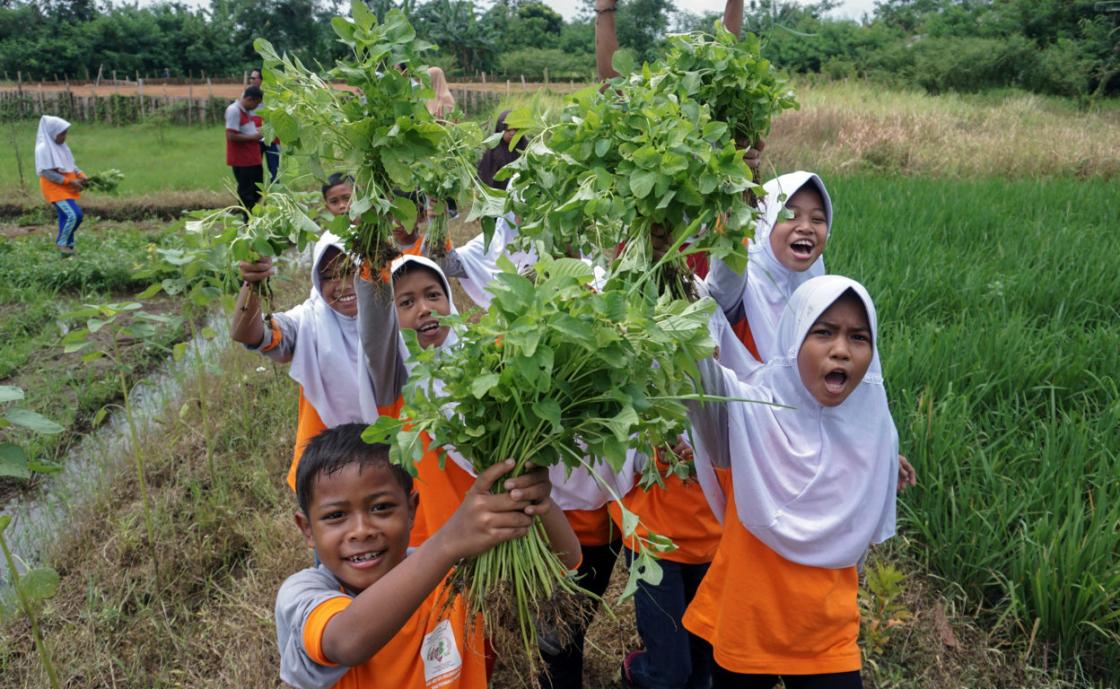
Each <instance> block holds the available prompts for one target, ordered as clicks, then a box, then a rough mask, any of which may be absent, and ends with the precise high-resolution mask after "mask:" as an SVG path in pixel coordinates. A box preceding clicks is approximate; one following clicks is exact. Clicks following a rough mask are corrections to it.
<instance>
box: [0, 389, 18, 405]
mask: <svg viewBox="0 0 1120 689" xmlns="http://www.w3.org/2000/svg"><path fill="white" fill-rule="evenodd" d="M21 399H23V390H21V389H20V388H18V387H16V386H14V385H0V402H11V401H13V400H21Z"/></svg>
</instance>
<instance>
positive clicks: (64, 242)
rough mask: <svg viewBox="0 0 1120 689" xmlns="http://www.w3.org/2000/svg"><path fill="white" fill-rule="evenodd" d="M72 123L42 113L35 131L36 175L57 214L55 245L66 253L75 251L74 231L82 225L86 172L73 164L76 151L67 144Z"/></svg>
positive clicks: (69, 254)
mask: <svg viewBox="0 0 1120 689" xmlns="http://www.w3.org/2000/svg"><path fill="white" fill-rule="evenodd" d="M69 130H70V123H69V122H67V121H66V120H64V119H62V118H61V117H52V116H51V115H43V116H42V117H41V118H39V131H38V132H36V134H35V174H37V175H39V189H40V190H41V191H42V192H43V198H45V199H46V200H47V203H49V204H51V205H52V206H54V208H55V211H57V213H58V237H57V238H56V239H55V244H56V245H57V246H58V250H59V251H60V252H61V253H62V255H63V256H71V255H73V253H74V233H75V232H76V231H77V229H78V226H79V225H81V224H82V218H83V217H84V216H83V214H82V209H81V207H80V206H78V199H79V198H80V197H81V195H82V188H83V186H84V183H85V180H86V175H85V173H84V172H82V171H81V170H79V169H78V166H77V165H76V164H75V163H74V154H73V153H71V152H70V147H69V146H68V145H66V133H67V132H68V131H69Z"/></svg>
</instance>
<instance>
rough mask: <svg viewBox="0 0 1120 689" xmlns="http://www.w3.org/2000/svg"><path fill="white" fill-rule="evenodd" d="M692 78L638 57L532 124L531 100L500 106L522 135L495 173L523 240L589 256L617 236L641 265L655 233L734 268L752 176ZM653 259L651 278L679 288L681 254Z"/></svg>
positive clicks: (746, 226) (686, 288)
mask: <svg viewBox="0 0 1120 689" xmlns="http://www.w3.org/2000/svg"><path fill="white" fill-rule="evenodd" d="M693 80H695V79H694V78H690V77H688V76H687V75H685V74H682V73H679V72H676V71H672V70H669V69H665V68H664V67H663V66H662V67H661V68H657V69H655V68H651V67H650V65H648V64H647V65H644V66H643V68H642V69H641V70H639V71H638V72H636V73H633V74H631V75H630V76H628V77H620V78H618V79H616V80H614V81H612V82H611V83H610V85H609V86H608V87H606V88H603V89H597V88H590V89H586V90H584V91H581V92H579V93H577V94H575V95H574V96H572V97H571V99H570V100H569V102H568V104H567V106H566V107H565V108H564V110H563V111H562V112H561V113H560V117H559V121H558V122H555V123H552V124H547V125H545V126H544V127H543V128H542V127H541V126H540V125H539V124H538V123H537V122H535V121H534V120H533V113H532V111H531V110H530V109H527V108H526V109H521V110H516V111H514V112H512V113H510V115H509V116H508V117H507V118H506V122H507V124H508V125H509V126H510V127H511V128H513V129H517V130H519V132H521V133H522V134H524V135H528V136H531V141H530V143H529V145H528V146H527V148H526V151H525V154H524V155H522V157H521V158H520V159H519V160H517V161H516V162H514V163H512V164H510V165H509V166H508V167H507V169H506V170H505V171H503V172H502V173H499V174H500V175H501V176H507V177H510V179H511V182H510V194H509V198H510V208H511V210H513V212H514V213H516V214H517V216H518V217H520V218H521V224H520V226H519V231H520V232H521V234H522V235H523V236H524V237H525V238H526V240H527V241H536V240H540V241H543V242H544V244H545V246H546V250H547V251H548V252H550V253H555V254H564V253H568V254H571V253H574V252H579V253H580V254H582V255H585V256H591V257H595V260H597V261H598V262H600V263H605V262H607V261H609V260H610V257H611V256H613V255H614V251H615V248H616V247H617V246H618V245H620V244H622V243H625V244H626V245H627V246H628V247H629V246H630V245H632V244H638V245H641V247H643V248H640V249H639V253H638V254H637V256H638V257H643V260H644V261H645V265H646V267H649V266H650V265H652V262H653V259H654V257H655V255H654V254H653V252H652V251H651V249H652V248H653V242H652V238H651V235H652V234H653V233H655V232H656V233H657V234H659V235H664V236H667V237H668V239H667V243H669V244H676V245H680V244H682V243H683V242H685V241H686V240H690V239H692V245H691V247H690V251H700V250H704V251H708V252H710V253H711V254H712V255H713V256H716V257H718V258H720V259H722V260H723V261H725V262H726V263H728V264H729V265H731V266H732V267H733V268H735V269H738V270H742V269H743V268H744V267H745V266H746V260H747V253H746V246H745V241H746V240H747V239H748V238H749V236H750V234H751V232H752V230H753V227H754V217H755V215H756V211H755V210H754V209H753V208H752V207H751V206H750V205H749V204H748V203H747V202H746V199H745V198H744V192H746V191H748V190H752V189H755V188H756V187H757V185H755V184H754V182H753V181H752V177H751V172H750V169H749V167H748V166H747V164H746V163H745V162H744V158H743V154H744V152H743V151H742V150H740V148H739V147H737V146H736V144H735V141H734V139H733V137H732V136H731V130H730V129H729V127H728V126H727V124H726V123H725V122H723V121H720V120H718V119H716V118H715V117H714V116H713V114H712V111H711V109H710V108H709V106H708V104H707V103H705V102H704V101H702V100H700V99H698V98H696V97H694V95H692V94H690V93H689V90H690V89H689V88H688V87H687V84H686V83H685V82H686V81H693ZM692 90H693V91H695V89H692ZM693 235H696V236H695V237H693ZM664 265H665V266H666V267H667V269H666V272H667V273H668V274H667V275H665V276H663V277H662V284H663V285H664V286H665V287H666V288H667V289H668V290H669V291H670V292H671V293H673V294H675V295H677V296H688V295H690V294H691V290H690V285H691V280H690V278H689V277H688V270H687V268H686V267H685V265H684V258H683V256H680V257H677V258H676V260H674V261H670V262H667V263H665V264H664Z"/></svg>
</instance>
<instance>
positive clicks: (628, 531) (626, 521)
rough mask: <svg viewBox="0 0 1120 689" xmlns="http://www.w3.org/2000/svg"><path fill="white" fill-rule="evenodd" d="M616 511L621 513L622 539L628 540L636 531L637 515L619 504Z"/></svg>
mask: <svg viewBox="0 0 1120 689" xmlns="http://www.w3.org/2000/svg"><path fill="white" fill-rule="evenodd" d="M618 509H619V511H620V512H621V513H622V537H623V538H630V537H631V536H633V535H634V532H635V531H637V529H638V522H639V519H638V515H637V514H635V513H633V512H631V511H630V510H628V509H626V508H625V507H623V506H622V505H621V504H620V505H619V506H618Z"/></svg>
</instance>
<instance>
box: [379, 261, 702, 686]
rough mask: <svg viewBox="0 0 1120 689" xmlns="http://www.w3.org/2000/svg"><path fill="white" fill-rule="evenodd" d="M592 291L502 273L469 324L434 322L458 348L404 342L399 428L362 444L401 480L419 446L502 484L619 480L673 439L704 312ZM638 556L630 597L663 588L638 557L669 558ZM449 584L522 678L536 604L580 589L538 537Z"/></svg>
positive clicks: (651, 543) (562, 266)
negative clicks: (500, 633) (519, 649)
mask: <svg viewBox="0 0 1120 689" xmlns="http://www.w3.org/2000/svg"><path fill="white" fill-rule="evenodd" d="M592 279H593V271H592V268H591V267H590V266H589V265H588V264H586V263H585V262H583V261H580V260H575V259H567V258H561V259H553V258H550V257H549V256H548V255H547V254H546V253H542V255H541V258H540V261H539V262H538V263H537V265H536V270H535V275H534V277H533V278H532V279H530V278H528V277H525V276H522V275H518V274H517V273H516V272H515V271H514V269H513V266H512V265H510V264H508V262H507V263H506V265H505V271H504V272H502V273H500V274H499V275H498V276H497V278H496V279H495V282H494V284H493V285H492V286H491V288H490V289H491V292H492V293H493V295H494V301H493V303H492V304H491V307H490V309H489V310H488V311H487V312H486V313H485V314H483V315H482V316H481V318H480V319H479V320H478V321H477V322H472V323H471V324H470V327H469V328H467V327H463V326H464V323H465V321H464V320H463V319H462V318H461V317H459V316H453V317H448V318H447V319H445V323H450V324H451V327H453V328H455V330H456V333H457V335H458V338H459V339H458V342H457V344H456V345H455V346H454V347H452V348H450V349H445V350H434V349H428V350H424V349H420V348H419V347H418V345H417V343H416V340H415V334H414V333H413V332H412V331H404V332H405V337H406V340H407V341H408V342H409V349H410V351H411V353H412V362H413V368H412V372H411V374H410V377H409V382H408V384H407V386H406V389H405V393H404V398H405V406H404V409H403V410H402V412H401V419H404V420H405V421H403V422H402V421H398V420H395V419H390V418H386V417H382V418H381V419H379V420H378V422H377V423H376V424H375V425H374V426H372V427H371V428H370V430H369V431H367V434H366V438H367V440H370V441H378V440H380V441H384V440H391V441H392V443H393V450H392V456H393V458H394V460H395V461H397V462H399V463H401V464H402V465H404V466H405V467H408V468H410V469H413V468H414V463H415V462H416V461H417V460H419V458H420V457H421V456H422V452H423V435H424V434H428V435H430V436H431V438H432V440H433V441H434V442H436V443H437V444H440V445H443V446H445V447H453V448H454V449H455V451H457V452H459V453H461V454H462V455H463V456H464V457H466V458H468V459H469V461H471V462H472V464H473V465H474V468H475V469H476V470H478V471H482V470H484V469H485V468H487V467H488V466H491V465H492V464H493V463H494V462H497V461H501V460H503V459H505V458H507V457H512V458H514V459H516V460H517V464H516V466H515V468H514V469H513V472H512V473H513V475H519V474H521V473H522V472H524V471H527V470H529V469H532V468H534V467H538V466H550V465H554V464H563V465H564V466H566V467H569V468H579V467H582V468H585V469H587V470H588V471H590V472H592V473H593V474H595V468H594V467H595V465H596V463H598V462H600V461H604V462H606V463H607V464H609V465H610V466H611V467H612V468H613V469H614V470H615V471H618V470H621V469H622V467H623V465H624V464H625V462H626V459H627V453H628V451H629V450H630V449H632V448H633V449H637V450H638V451H642V452H646V453H649V454H652V451H653V448H654V447H657V446H659V445H661V444H662V443H663V439H664V438H666V437H674V436H675V435H676V434H678V433H681V432H683V430H684V429H685V427H686V425H687V424H686V416H685V409H684V406H683V404H682V399H684V398H686V397H687V396H689V395H692V394H694V387H693V382H692V381H693V380H694V378H693V376H694V375H695V373H696V369H695V361H696V360H697V359H701V358H703V357H706V356H710V355H711V353H712V350H713V343H712V342H711V339H710V338H709V336H708V330H707V321H708V318H709V316H710V314H711V311H712V309H713V307H714V304H713V302H712V301H711V300H710V299H705V300H703V301H699V302H695V303H689V302H686V301H683V300H672V299H670V298H669V297H668V296H661V297H658V296H657V295H656V293H655V291H654V290H653V289H652V285H651V284H650V282H649V281H648V280H647V281H646V282H645V283H634V284H627V283H624V282H622V281H621V280H616V281H614V282H608V283H607V284H606V286H605V288H604V289H603V290H602V291H597V290H594V289H591V288H590V283H591V281H592ZM496 490H500V488H497V489H496ZM637 526H638V517H637V515H634V514H632V513H629V512H626V511H624V512H623V532H624V536H625V537H626V538H628V539H630V538H632V537H633V536H634V535H635V530H636V529H637ZM642 545H644V546H648V547H646V548H642V550H641V552H640V554H639V556H638V558H637V560H636V562H635V566H634V568H633V569H632V570H631V579H630V582H629V584H628V585H627V593H633V591H634V590H636V587H637V582H638V580H640V579H647V580H649V581H651V582H654V583H656V581H658V580H659V579H660V571H661V570H660V567H659V565H658V564H657V561H656V558H655V557H654V556H653V554H652V553H650V552H649V550H666V549H669V548H671V547H672V546H671V544H670V543H669V542H668V541H667V540H665V539H663V538H661V537H657V536H654V535H651V536H650V537H649V539H646V541H645V542H644V543H643V544H642ZM453 581H454V582H455V584H456V585H457V586H459V587H460V588H461V590H462V591H464V593H465V595H466V598H467V600H468V601H469V605H470V606H471V609H472V611H474V612H479V613H482V614H483V615H484V617H485V619H486V623H487V625H488V627H493V628H506V627H508V626H509V625H510V624H511V623H512V622H513V621H515V622H516V627H517V631H518V632H519V638H520V640H521V641H522V643H523V645H524V648H523V650H524V652H525V654H526V655H527V657H528V658H529V663H530V665H531V666H535V665H536V663H537V662H538V660H539V658H538V655H537V653H538V651H537V642H536V623H537V620H540V619H545V620H548V619H549V617H550V615H552V614H556V613H557V607H556V606H554V605H551V604H549V605H545V604H546V603H548V602H549V601H552V600H553V594H554V593H555V592H557V591H561V592H569V593H571V592H577V591H578V587H577V586H576V585H575V583H574V582H572V581H571V579H569V578H568V576H567V572H566V571H565V569H564V567H563V565H562V564H561V563H560V561H559V559H558V558H557V557H556V556H555V555H554V554H553V553H552V552H551V551H550V550H549V548H548V546H547V543H546V541H545V538H544V536H543V532H542V531H541V530H540V529H537V530H535V531H532V532H531V533H530V534H529V536H527V537H526V538H520V539H515V540H513V541H509V542H507V543H503V544H501V545H500V546H498V547H497V548H494V549H493V550H491V551H488V552H486V553H484V554H482V555H480V556H478V557H477V558H474V559H472V560H469V561H468V562H466V563H464V564H463V565H461V566H460V567H458V568H457V569H456V571H455V573H454V575H453ZM558 622H562V620H558Z"/></svg>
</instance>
